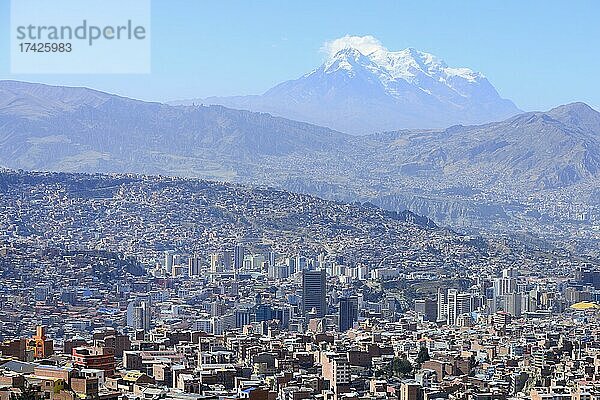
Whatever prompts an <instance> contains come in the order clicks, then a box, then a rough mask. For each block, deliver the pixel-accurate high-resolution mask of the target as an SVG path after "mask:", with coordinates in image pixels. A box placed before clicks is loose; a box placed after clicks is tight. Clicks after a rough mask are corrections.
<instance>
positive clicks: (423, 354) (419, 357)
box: [416, 346, 431, 365]
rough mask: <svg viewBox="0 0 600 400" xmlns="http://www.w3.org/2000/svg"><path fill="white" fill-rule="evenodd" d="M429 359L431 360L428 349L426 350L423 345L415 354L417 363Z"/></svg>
mask: <svg viewBox="0 0 600 400" xmlns="http://www.w3.org/2000/svg"><path fill="white" fill-rule="evenodd" d="M429 360H431V357H429V350H427V347H425V346H423V347H421V348H420V349H419V354H417V360H416V361H417V364H419V365H421V364H423V363H424V362H425V361H429Z"/></svg>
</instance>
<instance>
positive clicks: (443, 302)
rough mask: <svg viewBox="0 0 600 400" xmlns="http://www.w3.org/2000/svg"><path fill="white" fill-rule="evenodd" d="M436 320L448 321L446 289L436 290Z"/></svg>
mask: <svg viewBox="0 0 600 400" xmlns="http://www.w3.org/2000/svg"><path fill="white" fill-rule="evenodd" d="M437 320H438V321H447V320H448V289H442V288H438V293H437Z"/></svg>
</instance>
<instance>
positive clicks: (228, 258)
mask: <svg viewBox="0 0 600 400" xmlns="http://www.w3.org/2000/svg"><path fill="white" fill-rule="evenodd" d="M242 258H243V257H242ZM223 268H224V269H225V271H231V269H232V268H233V251H231V250H225V251H223Z"/></svg>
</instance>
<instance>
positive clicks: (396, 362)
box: [390, 357, 413, 377]
mask: <svg viewBox="0 0 600 400" xmlns="http://www.w3.org/2000/svg"><path fill="white" fill-rule="evenodd" d="M390 365H391V373H392V375H394V376H399V377H405V376H408V375H410V373H411V372H412V370H413V366H412V364H411V363H410V361H408V360H407V359H406V358H400V357H394V359H393V360H392V362H391V364H390Z"/></svg>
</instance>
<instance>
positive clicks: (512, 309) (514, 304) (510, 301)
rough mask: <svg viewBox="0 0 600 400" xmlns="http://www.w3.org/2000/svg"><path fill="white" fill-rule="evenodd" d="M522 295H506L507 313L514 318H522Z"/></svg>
mask: <svg viewBox="0 0 600 400" xmlns="http://www.w3.org/2000/svg"><path fill="white" fill-rule="evenodd" d="M522 297H523V296H522V295H521V293H510V294H507V295H506V298H505V302H506V312H507V313H509V314H510V315H512V316H513V317H520V316H521V310H522V301H521V300H522Z"/></svg>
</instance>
